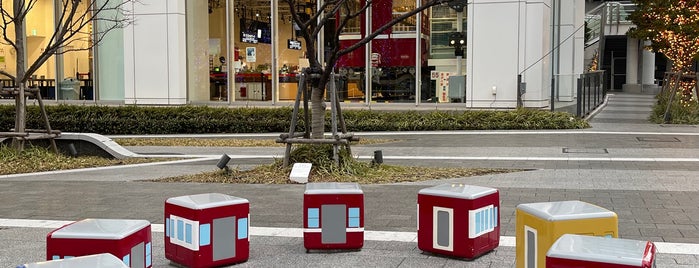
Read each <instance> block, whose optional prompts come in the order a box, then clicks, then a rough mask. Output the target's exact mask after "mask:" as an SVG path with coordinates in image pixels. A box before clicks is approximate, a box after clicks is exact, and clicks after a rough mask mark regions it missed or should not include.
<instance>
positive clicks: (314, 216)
mask: <svg viewBox="0 0 699 268" xmlns="http://www.w3.org/2000/svg"><path fill="white" fill-rule="evenodd" d="M308 228H320V209H318V208H309V209H308Z"/></svg>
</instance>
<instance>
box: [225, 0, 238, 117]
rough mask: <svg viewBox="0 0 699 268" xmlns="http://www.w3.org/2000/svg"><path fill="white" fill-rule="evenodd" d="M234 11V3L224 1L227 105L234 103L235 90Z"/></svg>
mask: <svg viewBox="0 0 699 268" xmlns="http://www.w3.org/2000/svg"><path fill="white" fill-rule="evenodd" d="M234 10H235V1H233V0H226V40H227V42H226V45H227V46H228V47H227V48H226V58H227V59H228V62H227V63H226V64H228V71H227V72H226V82H227V83H226V91H227V92H228V93H226V94H227V95H228V103H229V104H230V103H232V102H233V101H235V94H233V92H234V91H233V89H234V88H235V68H234V67H233V62H235V61H237V60H238V59H233V56H234V55H235V51H233V50H234V49H235V40H233V38H232V37H233V36H234V34H233V31H234V29H235V27H234V26H235V20H234V19H233V16H234V14H233V11H234Z"/></svg>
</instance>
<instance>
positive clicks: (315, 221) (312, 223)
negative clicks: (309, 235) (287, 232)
mask: <svg viewBox="0 0 699 268" xmlns="http://www.w3.org/2000/svg"><path fill="white" fill-rule="evenodd" d="M308 228H320V223H319V222H318V219H308Z"/></svg>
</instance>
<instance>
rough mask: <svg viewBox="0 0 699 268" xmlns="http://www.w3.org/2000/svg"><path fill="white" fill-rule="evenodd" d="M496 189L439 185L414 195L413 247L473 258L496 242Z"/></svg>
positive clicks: (497, 204) (497, 225) (497, 211)
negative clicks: (416, 221)
mask: <svg viewBox="0 0 699 268" xmlns="http://www.w3.org/2000/svg"><path fill="white" fill-rule="evenodd" d="M499 208H500V194H499V192H498V190H497V189H493V188H488V187H481V186H472V185H463V184H442V185H437V186H434V187H429V188H425V189H422V190H420V191H419V192H418V196H417V219H418V223H417V225H418V226H417V228H418V229H417V246H418V248H419V249H420V250H423V251H426V252H432V253H437V254H442V255H448V256H452V257H460V258H468V259H473V258H475V257H478V256H480V255H482V254H484V253H486V252H488V251H491V250H493V249H495V248H497V247H498V245H499V243H500V225H499V222H500V213H499Z"/></svg>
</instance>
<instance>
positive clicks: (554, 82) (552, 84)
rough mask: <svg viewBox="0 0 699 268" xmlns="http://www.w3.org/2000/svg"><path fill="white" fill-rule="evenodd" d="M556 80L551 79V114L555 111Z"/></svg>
mask: <svg viewBox="0 0 699 268" xmlns="http://www.w3.org/2000/svg"><path fill="white" fill-rule="evenodd" d="M554 94H556V78H555V77H551V111H552V112H553V111H554V110H555V109H556V106H555V104H554V103H555V102H556V97H555V95H554Z"/></svg>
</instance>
